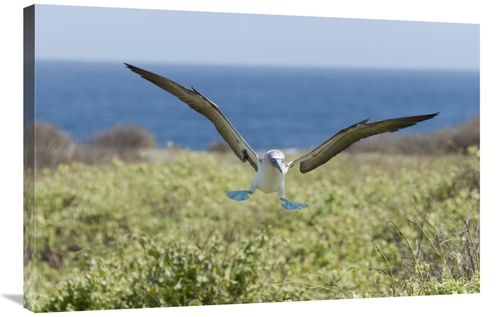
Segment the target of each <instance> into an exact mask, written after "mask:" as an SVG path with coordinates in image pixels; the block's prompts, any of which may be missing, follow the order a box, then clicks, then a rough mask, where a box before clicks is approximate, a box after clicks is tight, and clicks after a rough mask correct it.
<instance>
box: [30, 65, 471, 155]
mask: <svg viewBox="0 0 500 317" xmlns="http://www.w3.org/2000/svg"><path fill="white" fill-rule="evenodd" d="M124 62H127V63H129V64H132V65H134V66H137V67H140V68H143V69H146V70H149V71H151V72H153V73H157V74H159V75H162V76H164V77H167V78H169V79H171V80H174V81H176V82H178V83H179V84H181V85H184V86H186V87H191V86H193V87H195V88H196V89H197V90H198V91H200V92H201V93H202V94H204V95H205V96H206V97H207V98H209V99H210V100H212V101H213V102H215V103H216V104H217V105H218V106H219V107H220V108H221V110H222V111H223V112H224V114H225V115H226V116H227V117H228V119H229V120H230V121H231V122H232V124H233V125H234V126H235V128H236V129H238V131H239V132H240V134H241V135H242V136H243V137H244V138H245V140H246V141H247V142H248V143H249V145H250V146H252V147H253V148H254V149H255V150H256V151H263V150H268V149H271V148H276V149H284V148H300V149H307V148H311V147H314V146H317V145H319V144H321V143H322V142H323V141H325V140H326V139H328V138H329V137H331V136H332V135H333V134H335V133H337V132H338V131H339V130H340V129H342V128H344V127H346V126H349V125H351V124H354V123H356V122H358V121H361V120H363V119H366V118H371V120H372V121H375V120H382V119H387V118H394V117H401V116H411V115H419V114H427V113H434V112H440V115H439V116H438V117H436V118H434V119H432V120H429V121H425V122H422V123H420V124H417V125H416V126H413V127H410V128H408V129H404V130H401V131H399V132H397V133H402V134H404V133H420V134H422V133H431V132H434V131H437V130H439V129H442V128H448V127H455V126H459V125H460V124H463V123H464V122H466V121H467V120H469V119H471V118H473V117H474V116H477V115H479V100H480V99H479V95H480V94H479V71H456V70H453V71H452V70H450V71H446V70H378V69H347V68H303V67H302V68H301V67H295V68H294V67H264V66H258V67H252V66H229V65H225V66H223V65H192V64H189V65H171V64H147V63H146V64H144V63H134V61H124ZM35 87H36V93H35V98H36V104H35V109H36V110H35V111H36V112H35V118H36V120H37V122H45V123H50V124H53V125H55V126H57V127H58V128H60V129H61V130H63V131H65V132H67V133H68V134H70V135H71V137H73V138H74V139H75V140H77V141H79V142H86V141H88V140H90V139H91V138H92V137H93V136H94V135H95V134H96V133H102V132H105V131H108V130H109V129H111V128H113V127H116V126H119V125H128V124H134V125H138V126H140V127H143V128H145V129H147V130H148V131H150V132H151V133H152V134H153V135H154V137H155V139H156V141H157V144H158V146H159V147H160V148H163V147H165V145H166V143H167V142H168V141H171V142H173V143H174V145H176V146H179V147H183V148H188V149H191V150H204V149H206V148H207V147H209V146H210V145H211V144H212V143H214V142H217V141H221V140H222V138H221V137H220V136H219V134H218V133H217V131H216V130H215V128H214V126H213V125H212V124H211V122H209V121H208V120H207V119H205V118H204V117H203V116H202V115H200V114H199V113H197V112H195V111H193V110H192V109H191V108H189V107H188V106H187V105H185V104H184V103H182V102H181V101H180V100H178V99H177V98H175V97H173V96H172V95H170V94H169V93H167V92H166V91H164V90H162V89H160V88H158V87H157V86H155V85H153V84H151V83H149V82H148V81H146V80H144V79H142V78H141V77H140V76H138V75H137V74H135V73H133V72H131V71H130V70H128V69H127V68H126V67H125V65H124V64H123V63H120V62H116V63H112V62H70V61H58V62H56V61H37V62H36V75H35Z"/></svg>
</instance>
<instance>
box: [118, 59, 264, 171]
mask: <svg viewBox="0 0 500 317" xmlns="http://www.w3.org/2000/svg"><path fill="white" fill-rule="evenodd" d="M125 65H126V66H127V68H129V69H130V70H131V71H133V72H134V73H137V74H139V75H141V77H142V78H144V79H146V80H148V81H150V82H152V83H153V84H155V85H156V86H158V87H160V88H163V89H165V90H166V91H168V92H169V93H171V94H172V95H174V96H176V97H177V98H179V99H180V100H181V101H183V102H184V103H186V104H187V105H188V106H189V107H191V108H192V109H194V110H196V111H197V112H199V113H201V114H202V115H204V116H205V117H206V118H207V119H208V120H210V121H212V123H213V124H214V126H215V128H216V129H217V131H219V133H220V135H221V136H222V137H223V138H224V140H225V141H226V142H227V144H229V146H230V147H231V149H232V150H233V151H234V154H236V156H237V157H239V158H240V160H241V161H242V162H246V161H248V162H249V163H250V165H252V167H253V168H254V169H255V171H257V169H258V167H257V166H258V160H259V156H258V155H257V153H255V151H254V150H253V149H252V148H251V147H250V146H249V145H248V143H247V142H246V141H245V140H244V139H243V137H242V136H241V135H240V134H239V133H238V131H237V130H236V129H235V128H234V127H233V125H232V124H231V122H229V120H228V119H227V118H226V116H224V114H223V113H222V111H221V110H220V108H219V107H218V106H217V105H216V104H215V103H213V102H212V101H210V100H209V99H208V98H207V97H205V96H203V95H202V94H201V93H200V92H198V91H197V90H196V89H194V88H193V90H191V89H188V88H186V87H184V86H182V85H179V84H178V83H176V82H174V81H172V80H170V79H167V78H165V77H162V76H160V75H157V74H154V73H151V72H149V71H147V70H144V69H141V68H138V67H135V66H132V65H129V64H127V63H125Z"/></svg>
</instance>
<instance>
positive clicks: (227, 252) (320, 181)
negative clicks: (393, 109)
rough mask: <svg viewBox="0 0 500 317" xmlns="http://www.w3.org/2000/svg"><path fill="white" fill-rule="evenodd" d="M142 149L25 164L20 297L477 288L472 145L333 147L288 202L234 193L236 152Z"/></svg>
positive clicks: (116, 303)
mask: <svg viewBox="0 0 500 317" xmlns="http://www.w3.org/2000/svg"><path fill="white" fill-rule="evenodd" d="M62 139H63V140H64V141H65V142H66V141H67V138H62ZM140 153H141V155H139V156H137V157H141V159H140V160H136V161H133V160H129V161H125V160H124V159H123V158H122V157H120V155H118V154H115V155H114V158H113V157H111V159H109V160H106V161H105V162H104V163H103V164H88V163H87V164H86V163H84V162H81V161H68V162H65V163H63V164H57V165H55V166H54V165H51V166H54V167H50V168H48V167H47V168H38V169H37V170H36V183H34V184H33V183H32V182H31V180H33V174H30V172H29V170H28V172H27V174H26V180H27V181H26V182H25V184H26V190H25V193H24V195H25V250H24V251H25V252H24V253H25V284H24V285H25V306H26V307H27V308H29V309H32V310H35V311H38V312H44V311H71V310H97V309H116V308H135V307H159V306H185V305H213V304H227V303H245V302H271V301H272V302H277V301H304V300H321V299H345V298H369V297H392V296H421V295H434V294H454V293H478V292H479V291H480V273H479V272H480V253H479V249H480V241H479V233H480V232H479V227H480V223H479V219H480V215H479V200H480V195H479V190H480V187H479V159H480V156H479V149H478V147H474V146H472V147H469V148H468V151H466V152H465V153H455V154H441V155H438V156H432V155H427V154H425V155H411V156H408V155H401V154H390V155H383V154H381V153H356V152H354V153H352V152H351V153H342V154H341V155H339V156H338V157H336V158H334V159H333V160H332V161H331V162H329V163H327V164H326V165H324V166H322V167H321V168H320V169H317V170H315V171H312V172H310V173H307V174H301V173H300V172H299V171H298V170H294V169H292V170H291V171H290V173H289V174H288V175H287V196H288V197H290V199H293V200H297V201H303V202H306V203H308V204H309V207H307V208H305V209H302V210H299V211H294V212H291V211H287V210H285V209H283V208H281V206H280V203H281V201H279V199H278V198H277V196H276V195H275V194H270V195H265V194H262V193H261V192H257V193H255V194H254V195H253V196H252V197H251V199H250V200H248V201H245V202H236V201H232V200H230V199H228V198H227V197H226V195H225V192H226V191H229V190H235V189H245V188H247V187H248V186H249V184H250V182H251V179H252V177H253V173H252V169H251V168H250V167H249V166H248V164H242V163H241V162H239V160H238V159H236V158H235V157H234V155H233V154H232V153H220V152H204V153H193V152H188V151H184V150H180V149H167V150H154V149H149V150H141V151H140ZM289 157H290V158H292V156H290V155H289ZM218 162H222V163H221V164H223V166H222V167H221V166H217V164H218ZM33 186H34V187H35V189H36V190H35V191H33V190H32V189H33ZM34 210H36V212H33V211H34ZM35 234H36V239H35V237H34V235H35Z"/></svg>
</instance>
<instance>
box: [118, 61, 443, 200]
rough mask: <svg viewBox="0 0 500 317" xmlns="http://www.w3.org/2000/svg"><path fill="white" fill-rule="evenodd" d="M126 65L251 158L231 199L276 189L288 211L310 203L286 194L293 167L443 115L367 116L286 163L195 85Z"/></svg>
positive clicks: (312, 164)
mask: <svg viewBox="0 0 500 317" xmlns="http://www.w3.org/2000/svg"><path fill="white" fill-rule="evenodd" d="M125 65H126V67H127V68H129V69H130V70H131V71H133V72H134V73H137V74H139V75H141V77H143V78H144V79H146V80H148V81H150V82H151V83H153V84H155V85H157V86H158V87H160V88H163V89H164V90H166V91H168V92H169V93H171V94H172V95H174V96H176V97H177V98H179V99H180V100H181V101H183V102H184V103H186V104H187V105H188V106H189V107H191V108H192V109H194V110H196V111H197V112H199V113H201V114H202V115H204V116H205V117H206V118H207V119H208V120H210V121H211V122H212V123H213V124H214V126H215V128H216V129H217V131H218V132H219V133H220V135H221V136H222V137H223V138H224V140H225V141H226V142H227V144H228V145H229V146H230V147H231V149H232V150H233V152H234V154H236V156H237V157H238V158H239V159H240V160H241V161H242V162H247V161H248V163H250V165H251V166H252V167H253V168H254V169H255V171H256V172H257V173H256V174H255V176H254V178H253V180H252V183H251V185H250V188H249V189H248V190H237V191H230V192H228V193H227V196H228V197H229V198H231V199H234V200H237V201H242V200H246V199H248V198H249V194H253V193H254V192H255V191H256V190H257V189H259V190H260V191H262V192H264V193H273V192H276V193H278V196H279V198H280V199H281V200H282V201H283V203H282V204H281V205H282V206H283V207H284V208H285V209H287V210H296V209H301V208H304V207H306V206H307V205H306V204H302V203H296V202H292V201H290V200H288V199H287V198H286V197H285V175H286V173H287V172H288V170H289V169H290V168H291V167H292V166H294V165H296V164H300V171H301V172H302V173H307V172H310V171H312V170H314V169H315V168H317V167H319V166H321V165H323V164H325V163H326V162H328V161H329V160H330V159H331V158H333V157H334V156H335V155H337V154H339V153H340V152H342V151H343V150H345V149H346V148H348V147H349V146H350V145H351V144H353V143H355V142H357V141H359V140H361V139H363V138H367V137H369V136H372V135H376V134H380V133H384V132H395V131H398V130H399V129H403V128H407V127H410V126H413V125H415V124H417V123H418V122H421V121H425V120H429V119H431V118H433V117H435V116H437V115H438V114H439V112H437V113H432V114H426V115H418V116H411V117H401V118H393V119H387V120H381V121H373V122H368V120H369V119H365V120H363V121H360V122H358V123H355V124H353V125H351V126H349V127H347V128H344V129H342V130H340V131H339V132H338V133H336V134H335V135H333V136H332V137H331V138H329V139H328V140H326V141H325V142H324V143H323V144H321V145H319V146H318V147H316V148H315V149H313V150H312V151H310V152H308V153H306V154H305V155H303V156H301V157H299V158H297V159H296V160H293V161H291V162H288V163H286V162H285V155H283V153H282V152H281V151H279V150H270V151H268V152H267V153H266V154H265V155H264V157H259V155H257V153H256V152H255V151H254V150H253V149H252V148H251V147H250V146H249V145H248V143H247V142H246V141H245V139H243V137H242V136H241V135H240V134H239V133H238V131H237V130H236V129H235V128H234V126H233V125H232V124H231V122H229V120H228V119H227V118H226V116H225V115H224V114H223V113H222V111H221V110H220V108H219V107H218V106H217V105H216V104H215V103H214V102H212V101H210V100H209V99H208V98H207V97H205V96H204V95H202V94H201V93H200V92H199V91H197V90H196V89H195V88H194V87H191V88H192V89H189V88H186V87H184V86H182V85H180V84H178V83H176V82H174V81H172V80H170V79H167V78H165V77H162V76H160V75H157V74H154V73H151V72H149V71H147V70H144V69H141V68H138V67H135V66H132V65H130V64H127V63H125Z"/></svg>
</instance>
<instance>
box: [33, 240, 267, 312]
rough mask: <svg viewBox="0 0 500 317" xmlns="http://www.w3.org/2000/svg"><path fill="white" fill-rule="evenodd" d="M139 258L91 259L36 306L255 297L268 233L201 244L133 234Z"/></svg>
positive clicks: (53, 308) (102, 305) (221, 300)
mask: <svg viewBox="0 0 500 317" xmlns="http://www.w3.org/2000/svg"><path fill="white" fill-rule="evenodd" d="M134 240H135V241H137V242H139V244H140V245H141V247H142V249H143V257H142V259H137V258H133V259H128V260H127V259H125V258H124V257H123V254H122V253H121V251H123V250H118V251H119V252H118V254H115V255H113V256H112V257H109V258H106V259H104V258H97V259H93V260H91V263H90V268H89V270H88V272H82V273H77V274H73V275H72V276H70V277H69V278H66V279H65V280H63V281H62V283H60V284H59V285H58V286H57V287H56V289H55V292H54V294H52V295H51V297H50V300H49V301H48V302H47V303H46V304H45V305H44V306H42V307H41V308H40V311H73V310H96V309H118V308H138V307H162V306H163V307H164V306H188V305H214V304H224V303H244V302H254V301H256V294H257V291H258V287H257V286H258V285H257V282H258V279H259V276H260V275H261V274H263V270H264V268H265V267H266V266H265V265H263V263H262V261H261V252H262V248H263V246H264V245H265V244H266V243H267V237H266V236H264V235H260V236H257V237H256V238H254V239H250V240H246V241H242V242H241V243H238V244H237V245H236V246H233V245H228V244H226V243H223V242H222V241H221V240H220V239H219V238H212V239H210V241H206V243H205V244H204V245H203V248H200V247H197V246H191V245H185V244H182V243H177V242H170V243H167V244H166V245H163V244H159V243H155V242H154V241H151V240H150V239H149V238H146V237H135V238H134Z"/></svg>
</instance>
